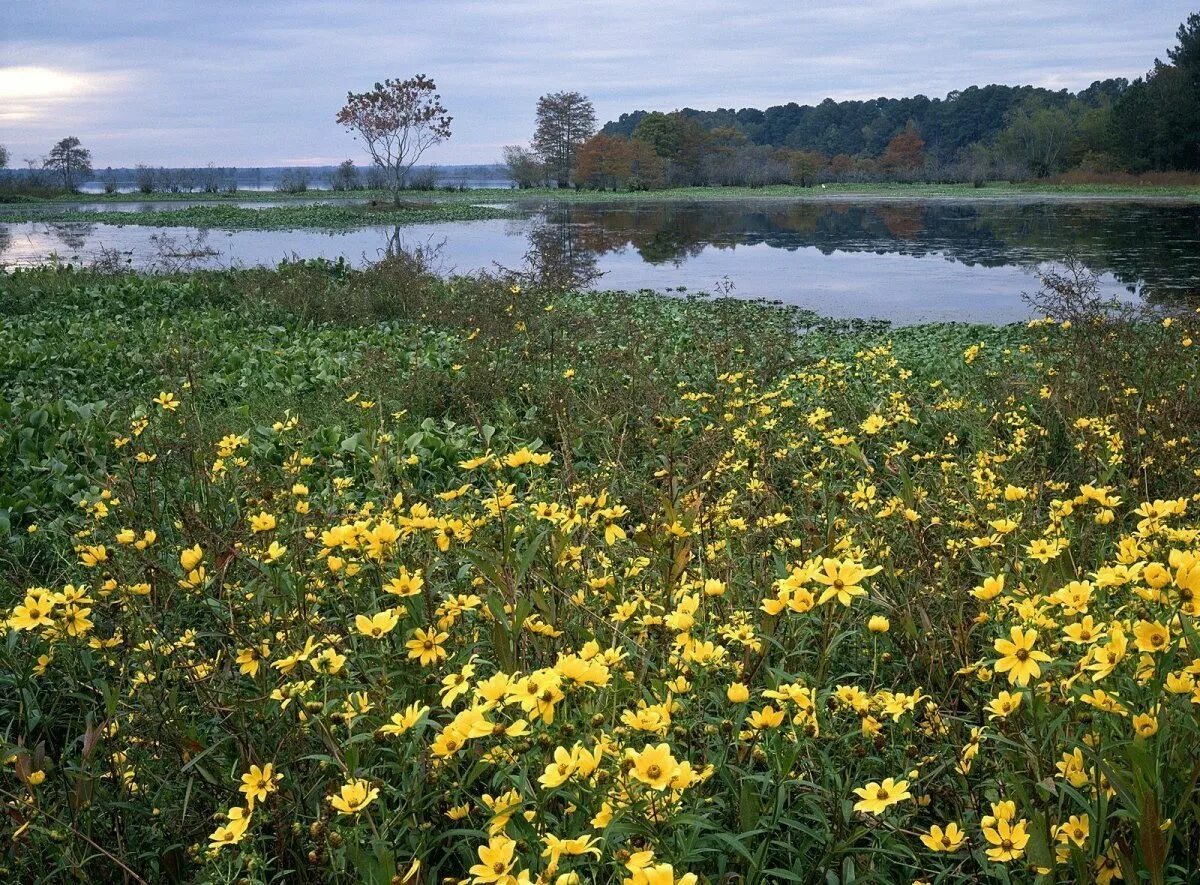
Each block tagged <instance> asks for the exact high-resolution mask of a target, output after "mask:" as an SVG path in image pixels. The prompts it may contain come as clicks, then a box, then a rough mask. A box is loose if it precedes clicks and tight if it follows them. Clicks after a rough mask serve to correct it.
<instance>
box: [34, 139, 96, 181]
mask: <svg viewBox="0 0 1200 885" xmlns="http://www.w3.org/2000/svg"><path fill="white" fill-rule="evenodd" d="M43 165H44V166H45V168H47V169H49V170H50V171H51V172H57V173H58V174H59V175H60V176H62V182H63V187H65V188H66V189H67V190H75V186H76V185H77V184H78V183H79V181H80V179H82V178H83V176H85V175H90V174H91V171H92V152H91V151H89V150H88V149H87V148H85V147H84V146H83V145H82V144H81V143H80V141H79V139H78V138H76V137H75V136H73V135H72V136H69V137H67V138H64V139H63V140H62V141H60V142H59V143H58V144H56V145H55V146H54V147H52V148H50V153H49V154H47V155H46V159H45V161H44V163H43Z"/></svg>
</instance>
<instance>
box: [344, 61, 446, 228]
mask: <svg viewBox="0 0 1200 885" xmlns="http://www.w3.org/2000/svg"><path fill="white" fill-rule="evenodd" d="M452 119H453V118H452V117H450V116H448V115H447V113H446V108H445V107H443V106H442V97H441V96H440V95H439V94H438V92H437V86H435V85H434V82H433V80H431V79H430V78H428V77H426V76H425V75H424V74H417V76H415V77H413V78H411V79H409V80H384V81H383V82H382V83H376V84H375V88H374V89H372V90H370V91H369V92H357V93H356V92H348V93H346V104H345V105H344V106H343V107H342V109H341V110H340V111H338V113H337V121H338V123H340V124H341V125H342V126H344V127H346V131H347V132H351V133H353V134H354V135H356V136H358V137H359V138H361V139H362V141H363V144H364V145H365V146H366V148H367V153H368V154H370V155H371V159H372V160H374V161H375V165H376V166H378V167H379V168H380V169H382V170H383V171H384V173H385V174H386V176H387V179H388V183H389V185H390V188H391V191H392V196H393V199H394V201H395V203H396V205H399V204H400V190H401V188H402V187H403V185H404V180H405V178H406V177H407V175H408V173H409V172H410V171H411V170H412V167H413V166H414V165H415V164H416V162H417V160H419V159H420V158H421V155H422V154H424V153H425V151H427V150H428V149H429V148H431V147H433V146H434V145H435V144H438V143H439V142H442V141H445V140H446V139H447V138H449V137H450V121H451V120H452Z"/></svg>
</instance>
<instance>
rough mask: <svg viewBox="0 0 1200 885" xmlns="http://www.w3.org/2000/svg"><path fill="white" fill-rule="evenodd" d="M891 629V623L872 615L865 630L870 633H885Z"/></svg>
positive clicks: (880, 616) (881, 617)
mask: <svg viewBox="0 0 1200 885" xmlns="http://www.w3.org/2000/svg"><path fill="white" fill-rule="evenodd" d="M891 628H892V624H891V621H889V620H888V619H887V618H885V617H884V616H883V615H872V616H871V620H869V621H867V629H868V630H870V631H871V632H872V633H886V632H887V631H888V630H890V629H891Z"/></svg>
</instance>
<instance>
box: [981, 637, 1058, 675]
mask: <svg viewBox="0 0 1200 885" xmlns="http://www.w3.org/2000/svg"><path fill="white" fill-rule="evenodd" d="M1009 635H1010V636H1011V637H1012V641H1011V642H1010V641H1009V640H1007V639H997V640H996V641H995V642H994V643H993V648H995V649H996V651H998V652H999V653H1000V655H1001V657H1000V660H998V661H996V672H997V673H1007V674H1008V681H1009V682H1010V683H1013V684H1015V685H1022V686H1023V685H1028V684H1029V680H1030V679H1036V678H1037V677H1039V676H1041V675H1042V668H1041V667H1040V666H1038V662H1039V661H1042V662H1046V661H1049V660H1050V656H1049V655H1048V654H1046V653H1045V652H1040V651H1034V650H1033V646H1034V643H1036V642H1037V638H1038V635H1037V633H1036V632H1034V631H1033V630H1022V629H1021V628H1020V627H1013V628H1012V630H1011V631H1009Z"/></svg>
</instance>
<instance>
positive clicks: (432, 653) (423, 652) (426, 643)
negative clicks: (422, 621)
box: [405, 627, 450, 667]
mask: <svg viewBox="0 0 1200 885" xmlns="http://www.w3.org/2000/svg"><path fill="white" fill-rule="evenodd" d="M449 638H450V634H449V633H437V632H435V631H434V630H433V629H432V628H430V629H429V630H428V631H426V630H424V629H422V628H421V627H417V629H415V630H413V638H412V639H410V640H408V642H407V643H405V645H406V646H407V647H408V656H409V658H414V659H416V660H418V661H420V662H421V666H422V667H428V666H429V665H430V664H436V663H437V662H438V661H441V660H444V659H445V657H446V650H445V649H444V648H442V643H444V642H445V641H446V640H447V639H449Z"/></svg>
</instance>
